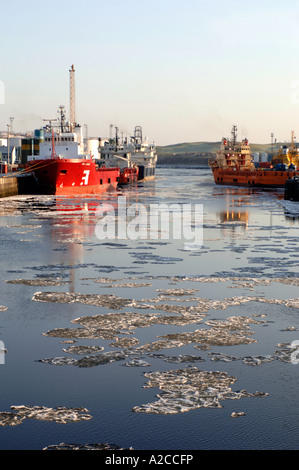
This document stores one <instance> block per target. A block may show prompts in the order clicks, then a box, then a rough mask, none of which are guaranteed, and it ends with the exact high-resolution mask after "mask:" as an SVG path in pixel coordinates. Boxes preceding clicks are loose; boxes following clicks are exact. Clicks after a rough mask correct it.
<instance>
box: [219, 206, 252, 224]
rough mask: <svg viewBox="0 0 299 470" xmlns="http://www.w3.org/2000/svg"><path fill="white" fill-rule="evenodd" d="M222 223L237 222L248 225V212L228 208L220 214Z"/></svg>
mask: <svg viewBox="0 0 299 470" xmlns="http://www.w3.org/2000/svg"><path fill="white" fill-rule="evenodd" d="M218 216H219V219H220V222H221V223H226V222H227V223H228V222H231V223H235V224H239V225H245V226H246V227H247V226H248V212H242V211H234V210H230V211H229V210H227V211H223V212H220V213H219V214H218Z"/></svg>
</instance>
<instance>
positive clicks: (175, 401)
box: [132, 367, 267, 414]
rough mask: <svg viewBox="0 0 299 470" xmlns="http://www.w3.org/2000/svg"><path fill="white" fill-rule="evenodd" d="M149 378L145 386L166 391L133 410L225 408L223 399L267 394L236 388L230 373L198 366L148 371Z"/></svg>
mask: <svg viewBox="0 0 299 470" xmlns="http://www.w3.org/2000/svg"><path fill="white" fill-rule="evenodd" d="M144 376H145V377H146V378H147V379H148V382H147V384H146V385H144V388H153V387H158V388H159V389H160V390H161V391H162V393H161V394H158V395H157V398H158V400H157V401H155V402H153V403H147V404H144V405H140V406H135V407H134V408H133V409H132V411H134V412H142V413H156V414H175V413H184V412H187V411H191V410H194V409H197V408H222V405H221V402H222V401H224V400H227V399H230V400H236V399H240V398H242V397H264V396H266V395H267V394H266V393H264V392H255V393H248V392H247V391H246V390H241V391H233V390H232V389H231V385H233V384H234V383H235V381H236V380H237V379H236V378H235V377H232V376H229V375H228V374H227V373H226V372H220V371H201V370H199V369H197V368H196V367H187V368H186V369H180V370H170V371H167V372H146V373H144Z"/></svg>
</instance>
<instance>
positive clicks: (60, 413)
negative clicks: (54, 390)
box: [0, 405, 92, 426]
mask: <svg viewBox="0 0 299 470" xmlns="http://www.w3.org/2000/svg"><path fill="white" fill-rule="evenodd" d="M91 418H92V416H91V415H90V414H88V410H87V409H86V408H81V407H80V408H66V407H64V406H57V407H56V408H49V407H46V406H25V405H20V406H11V412H5V411H4V412H3V411H2V412H0V426H15V425H17V424H21V423H22V422H23V421H24V419H37V420H40V421H55V422H56V423H63V424H66V423H75V422H78V421H83V420H84V421H86V420H90V419H91Z"/></svg>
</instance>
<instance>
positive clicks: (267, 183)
mask: <svg viewBox="0 0 299 470" xmlns="http://www.w3.org/2000/svg"><path fill="white" fill-rule="evenodd" d="M212 172H213V177H214V181H215V183H216V184H219V185H230V186H247V187H260V188H284V186H285V183H286V181H287V180H288V179H289V178H292V177H294V176H299V172H298V171H277V170H266V171H263V170H256V171H254V170H226V169H225V170H224V169H213V170H212Z"/></svg>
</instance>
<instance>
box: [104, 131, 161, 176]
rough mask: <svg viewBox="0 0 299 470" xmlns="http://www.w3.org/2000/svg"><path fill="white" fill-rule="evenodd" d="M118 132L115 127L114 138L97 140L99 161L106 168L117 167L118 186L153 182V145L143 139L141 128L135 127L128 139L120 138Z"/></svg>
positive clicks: (155, 159) (154, 155)
mask: <svg viewBox="0 0 299 470" xmlns="http://www.w3.org/2000/svg"><path fill="white" fill-rule="evenodd" d="M118 132H119V129H118V127H115V137H114V138H111V137H110V138H109V140H105V139H99V141H100V145H99V153H100V155H101V161H103V163H104V164H105V166H106V167H108V166H109V167H115V166H119V168H120V184H126V183H130V182H135V181H148V180H153V179H154V178H155V169H156V163H157V152H156V146H155V144H154V143H152V144H150V143H149V142H148V139H147V138H144V137H143V132H142V127H141V126H135V129H134V134H133V136H131V137H130V139H128V138H127V137H125V138H123V137H122V138H120V137H119V133H118Z"/></svg>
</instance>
